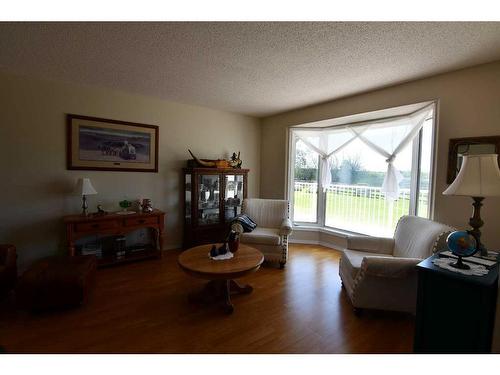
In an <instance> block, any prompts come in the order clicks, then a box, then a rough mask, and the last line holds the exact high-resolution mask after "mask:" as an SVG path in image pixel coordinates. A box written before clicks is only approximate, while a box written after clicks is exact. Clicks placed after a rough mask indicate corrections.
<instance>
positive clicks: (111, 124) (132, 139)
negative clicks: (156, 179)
mask: <svg viewBox="0 0 500 375" xmlns="http://www.w3.org/2000/svg"><path fill="white" fill-rule="evenodd" d="M66 126H67V129H66V130H67V148H66V153H67V155H66V158H67V169H69V170H88V171H119V172H155V173H157V172H158V139H159V127H158V126H156V125H147V124H140V123H135V122H128V121H120V120H111V119H105V118H99V117H90V116H82V115H75V114H67V115H66Z"/></svg>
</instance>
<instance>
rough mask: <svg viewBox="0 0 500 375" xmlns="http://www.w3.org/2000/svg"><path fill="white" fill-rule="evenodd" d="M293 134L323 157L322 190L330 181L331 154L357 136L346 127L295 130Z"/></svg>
mask: <svg viewBox="0 0 500 375" xmlns="http://www.w3.org/2000/svg"><path fill="white" fill-rule="evenodd" d="M295 135H296V136H297V138H299V139H300V140H301V141H302V142H304V143H305V145H306V146H307V147H309V148H310V149H311V150H312V151H314V152H316V153H317V154H318V155H319V156H320V157H321V158H322V159H323V163H321V173H320V174H321V184H322V185H323V190H324V189H326V186H327V185H329V184H330V183H331V182H332V177H331V173H330V170H331V168H332V162H331V158H332V156H333V155H335V154H336V153H337V152H339V151H341V150H342V149H343V148H344V147H345V146H347V145H348V144H349V143H351V142H352V141H353V140H355V139H356V138H357V137H358V136H357V135H356V134H352V132H351V131H350V130H349V129H348V128H343V129H337V130H335V129H325V130H297V131H295Z"/></svg>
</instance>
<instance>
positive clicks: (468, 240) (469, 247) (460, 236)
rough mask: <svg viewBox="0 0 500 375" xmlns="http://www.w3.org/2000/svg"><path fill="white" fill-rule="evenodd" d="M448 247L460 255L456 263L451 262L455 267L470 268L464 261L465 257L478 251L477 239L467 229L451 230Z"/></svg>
mask: <svg viewBox="0 0 500 375" xmlns="http://www.w3.org/2000/svg"><path fill="white" fill-rule="evenodd" d="M446 244H447V245H448V249H450V251H451V252H452V253H453V254H454V255H456V256H457V257H458V260H457V262H456V263H453V264H451V266H453V267H455V268H459V269H462V270H468V269H470V267H469V266H468V265H467V264H464V263H463V262H462V258H463V257H470V256H472V255H474V254H475V253H476V251H477V242H476V239H475V238H474V237H473V236H472V235H470V234H469V233H468V232H466V231H455V232H451V233H450V234H449V235H448V237H447V238H446Z"/></svg>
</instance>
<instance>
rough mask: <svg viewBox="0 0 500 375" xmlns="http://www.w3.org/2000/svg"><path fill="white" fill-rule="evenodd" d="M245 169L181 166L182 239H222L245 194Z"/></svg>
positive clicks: (190, 242) (198, 241) (199, 241)
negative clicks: (182, 192) (182, 171)
mask: <svg viewBox="0 0 500 375" xmlns="http://www.w3.org/2000/svg"><path fill="white" fill-rule="evenodd" d="M248 172H249V170H248V169H233V168H184V180H183V182H184V210H183V211H184V242H183V247H184V248H185V249H186V248H189V247H193V246H196V245H201V244H205V243H216V242H222V241H223V240H224V238H225V237H226V236H227V234H228V232H229V224H230V222H231V220H232V219H233V218H234V217H235V216H236V215H239V214H240V213H241V206H242V204H243V199H245V198H246V197H247V177H248Z"/></svg>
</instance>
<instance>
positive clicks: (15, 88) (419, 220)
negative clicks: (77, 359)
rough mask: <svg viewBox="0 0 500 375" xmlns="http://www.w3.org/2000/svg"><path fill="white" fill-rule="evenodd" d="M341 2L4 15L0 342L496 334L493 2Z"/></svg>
mask: <svg viewBox="0 0 500 375" xmlns="http://www.w3.org/2000/svg"><path fill="white" fill-rule="evenodd" d="M483 12H484V11H483ZM492 14H493V13H492ZM236 18H237V17H236ZM61 19H67V18H65V17H64V16H62V18H61ZM127 19H128V18H127ZM191 19H192V18H191ZM205 19H206V18H205ZM453 20H454V19H453ZM457 20H460V21H461V20H463V19H457ZM10 21H12V20H10ZM270 21H272V20H270ZM339 21H340V20H339ZM339 21H330V22H214V21H207V22H169V21H164V22H112V23H109V22H5V21H3V22H0V51H1V53H0V87H1V90H0V102H1V103H2V110H1V111H0V121H1V123H2V126H1V137H0V142H1V149H2V151H3V158H2V172H3V180H4V181H3V184H2V191H3V196H4V197H5V199H4V202H5V203H4V205H3V206H4V207H3V209H2V211H1V213H0V218H1V219H0V222H1V223H2V225H1V227H0V244H2V245H1V246H0V248H1V251H0V260H1V261H2V264H1V265H0V272H2V273H1V275H2V276H1V277H0V282H1V283H3V285H1V286H2V292H3V293H2V299H1V301H0V348H1V350H2V351H3V352H4V353H6V354H7V355H6V356H5V357H10V356H9V354H21V353H23V354H49V353H51V354H138V353H141V354H147V353H150V354H319V353H321V354H411V353H440V354H444V353H447V354H458V353H499V352H500V330H499V329H500V311H499V309H498V308H497V307H498V297H497V289H498V249H499V248H500V238H499V237H497V231H498V230H497V222H498V219H499V216H498V212H499V209H500V198H499V196H500V171H499V169H498V153H499V151H500V150H498V148H499V147H500V132H499V129H500V127H499V121H500V110H499V105H498V103H499V98H500V22H491V21H492V20H491V19H490V20H488V21H490V22H361V21H358V22H339ZM474 21H481V19H480V18H478V19H477V20H476V19H474ZM353 46H354V47H353ZM118 139H119V142H118V141H117V140H118ZM477 171H481V172H480V173H478V172H477ZM443 192H444V193H443ZM464 243H465V245H463V244H464ZM462 245H463V246H462ZM437 253H439V254H437ZM445 253H447V254H449V256H448V255H446V254H445ZM462 258H463V260H462ZM474 261H476V262H474ZM478 262H479V263H478ZM457 310H460V311H461V313H462V314H463V315H462V316H459V317H457V318H452V316H453V315H454V313H455V312H456V311H457ZM468 314H474V315H475V316H474V317H472V316H471V317H469V316H468ZM442 316H446V317H448V320H446V321H445V323H446V322H447V324H449V325H450V328H449V329H447V328H445V327H440V326H439V324H437V323H439V322H436V318H437V317H442ZM474 319H477V320H478V321H480V323H477V324H476V323H474V324H472V323H471V322H472V321H474ZM450 322H451V323H450ZM456 322H460V323H462V322H463V325H464V326H463V327H461V326H457V327H455V323H456ZM442 323H443V322H441V324H442ZM448 331H449V332H448ZM443 332H444V333H443ZM457 332H458V333H457ZM455 333H456V334H455ZM14 357H15V356H14ZM226 357H229V356H226ZM494 357H495V358H496V355H495V356H494ZM197 358H198V357H197ZM224 358H225V357H224ZM411 358H414V357H413V356H412V357H411ZM443 358H444V357H443ZM242 360H245V359H244V358H243V359H242ZM247 360H248V359H247ZM0 362H1V359H0Z"/></svg>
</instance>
